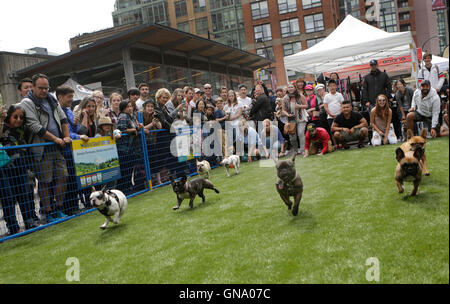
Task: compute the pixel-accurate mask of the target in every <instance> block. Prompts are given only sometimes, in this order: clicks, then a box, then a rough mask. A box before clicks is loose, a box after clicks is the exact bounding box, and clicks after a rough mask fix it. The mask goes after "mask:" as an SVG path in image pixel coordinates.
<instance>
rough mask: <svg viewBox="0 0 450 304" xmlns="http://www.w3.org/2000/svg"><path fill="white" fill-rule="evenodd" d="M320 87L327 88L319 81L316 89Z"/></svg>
mask: <svg viewBox="0 0 450 304" xmlns="http://www.w3.org/2000/svg"><path fill="white" fill-rule="evenodd" d="M319 89H325V86H324V85H323V84H321V83H319V84H318V85H316V91H317V90H319Z"/></svg>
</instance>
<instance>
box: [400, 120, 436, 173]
mask: <svg viewBox="0 0 450 304" xmlns="http://www.w3.org/2000/svg"><path fill="white" fill-rule="evenodd" d="M406 134H407V137H408V141H407V142H405V143H403V144H402V145H401V146H400V148H401V149H402V150H403V152H404V153H405V154H406V153H407V152H409V151H416V150H417V148H421V149H422V156H421V158H420V164H421V165H422V169H423V172H424V173H425V175H426V176H429V175H430V172H429V171H428V169H427V158H426V157H425V147H426V145H427V129H425V128H424V129H422V131H420V136H414V133H413V131H412V130H408V131H407V132H406Z"/></svg>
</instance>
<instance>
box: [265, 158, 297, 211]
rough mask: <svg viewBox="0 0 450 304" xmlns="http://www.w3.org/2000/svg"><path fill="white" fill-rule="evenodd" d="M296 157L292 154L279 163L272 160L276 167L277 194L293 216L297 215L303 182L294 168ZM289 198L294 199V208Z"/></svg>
mask: <svg viewBox="0 0 450 304" xmlns="http://www.w3.org/2000/svg"><path fill="white" fill-rule="evenodd" d="M296 156H297V153H294V155H293V156H292V157H291V159H287V160H280V161H276V160H275V159H274V158H272V159H273V161H274V162H275V165H276V167H277V176H278V180H277V182H276V183H275V186H276V188H277V192H278V194H279V195H280V197H281V199H282V200H283V202H284V203H285V204H286V205H287V207H288V209H289V210H291V209H292V214H293V215H294V216H296V215H297V214H298V207H299V205H300V201H301V200H302V194H303V182H302V179H301V177H300V175H299V174H298V173H297V170H296V168H295V157H296ZM291 196H293V197H294V206H292V202H291V199H290V197H291Z"/></svg>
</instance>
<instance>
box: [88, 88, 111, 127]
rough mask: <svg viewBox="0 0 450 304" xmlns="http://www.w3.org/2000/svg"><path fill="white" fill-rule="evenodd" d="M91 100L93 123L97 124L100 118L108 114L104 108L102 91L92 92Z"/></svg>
mask: <svg viewBox="0 0 450 304" xmlns="http://www.w3.org/2000/svg"><path fill="white" fill-rule="evenodd" d="M92 98H93V99H94V101H95V108H96V110H95V114H96V116H95V122H97V121H98V120H99V119H100V118H101V117H105V116H106V114H107V113H108V109H107V108H106V106H105V95H103V92H102V91H98V90H96V91H94V92H93V93H92Z"/></svg>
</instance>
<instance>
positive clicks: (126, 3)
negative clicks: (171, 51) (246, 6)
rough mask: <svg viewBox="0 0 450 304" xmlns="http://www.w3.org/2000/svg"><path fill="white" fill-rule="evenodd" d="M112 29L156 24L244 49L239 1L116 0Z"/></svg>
mask: <svg viewBox="0 0 450 304" xmlns="http://www.w3.org/2000/svg"><path fill="white" fill-rule="evenodd" d="M112 17H113V24H114V26H123V25H126V24H146V23H158V24H161V25H165V26H169V27H172V28H176V29H179V30H181V31H184V32H188V33H191V34H195V35H199V36H202V37H204V38H209V39H212V40H215V41H217V42H220V43H223V44H226V45H228V46H232V47H235V48H239V49H242V50H245V49H246V41H245V34H244V22H243V17H242V8H241V0H153V1H152V0H117V1H116V4H115V10H114V12H113V13H112Z"/></svg>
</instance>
